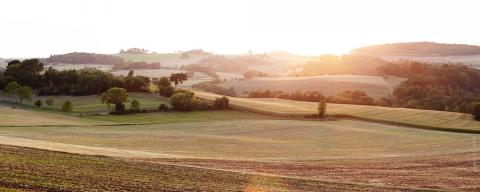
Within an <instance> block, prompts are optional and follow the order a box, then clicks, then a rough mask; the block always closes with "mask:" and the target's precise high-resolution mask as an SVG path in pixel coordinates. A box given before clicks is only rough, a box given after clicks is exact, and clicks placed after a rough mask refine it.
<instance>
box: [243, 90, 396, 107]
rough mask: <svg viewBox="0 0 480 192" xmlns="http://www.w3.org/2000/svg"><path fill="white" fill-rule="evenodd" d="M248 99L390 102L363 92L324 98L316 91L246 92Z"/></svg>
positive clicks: (381, 103)
mask: <svg viewBox="0 0 480 192" xmlns="http://www.w3.org/2000/svg"><path fill="white" fill-rule="evenodd" d="M247 97H249V98H279V99H287V100H294V101H308V102H318V101H325V102H329V103H343V104H355V105H381V106H389V104H390V102H389V101H388V100H387V101H385V100H386V99H383V98H382V99H380V100H378V101H377V100H375V99H374V98H372V97H370V96H368V95H367V93H365V92H363V91H358V90H356V91H343V92H340V93H338V94H336V95H335V96H329V97H325V96H324V95H322V94H321V93H319V92H317V91H308V92H303V91H296V92H293V93H284V92H282V91H270V90H263V91H262V90H259V91H250V92H248V96H247Z"/></svg>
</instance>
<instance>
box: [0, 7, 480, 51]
mask: <svg viewBox="0 0 480 192" xmlns="http://www.w3.org/2000/svg"><path fill="white" fill-rule="evenodd" d="M479 8H480V1H477V0H41V1H39V0H1V1H0V26H1V27H0V57H3V58H25V57H48V56H49V55H51V54H62V53H68V52H74V51H77V52H95V53H117V52H118V51H119V50H120V49H127V48H130V47H139V48H146V49H149V50H151V51H156V52H174V51H186V50H190V49H204V50H206V51H211V52H215V53H223V54H242V53H247V52H248V51H249V50H251V51H253V52H254V53H263V52H270V51H276V50H285V51H289V52H292V53H296V54H302V55H319V54H325V53H332V54H345V53H348V52H350V50H351V49H352V48H357V47H362V46H367V45H372V44H383V43H395V42H415V41H433V42H442V43H462V44H474V45H480V22H479V20H478V18H480V11H478V10H479Z"/></svg>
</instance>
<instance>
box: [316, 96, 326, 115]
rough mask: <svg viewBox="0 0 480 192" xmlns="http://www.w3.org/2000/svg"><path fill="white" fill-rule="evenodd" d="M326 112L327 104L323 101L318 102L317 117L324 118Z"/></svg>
mask: <svg viewBox="0 0 480 192" xmlns="http://www.w3.org/2000/svg"><path fill="white" fill-rule="evenodd" d="M326 111H327V102H325V100H322V101H320V102H318V116H319V117H324V116H325V112H326Z"/></svg>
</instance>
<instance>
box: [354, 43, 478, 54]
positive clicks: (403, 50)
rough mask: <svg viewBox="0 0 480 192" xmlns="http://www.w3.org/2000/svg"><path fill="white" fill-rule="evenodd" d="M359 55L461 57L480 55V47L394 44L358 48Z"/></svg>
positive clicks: (355, 50) (441, 44) (442, 44)
mask: <svg viewBox="0 0 480 192" xmlns="http://www.w3.org/2000/svg"><path fill="white" fill-rule="evenodd" d="M352 52H353V53H357V54H365V55H372V56H424V57H429V56H459V55H480V46H476V45H466V44H444V43H433V42H412V43H392V44H383V45H373V46H368V47H362V48H357V49H354V50H353V51H352Z"/></svg>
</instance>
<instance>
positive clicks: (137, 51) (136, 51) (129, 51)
mask: <svg viewBox="0 0 480 192" xmlns="http://www.w3.org/2000/svg"><path fill="white" fill-rule="evenodd" d="M146 53H148V50H147V49H143V48H129V49H127V50H123V49H121V50H120V52H119V54H146Z"/></svg>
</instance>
